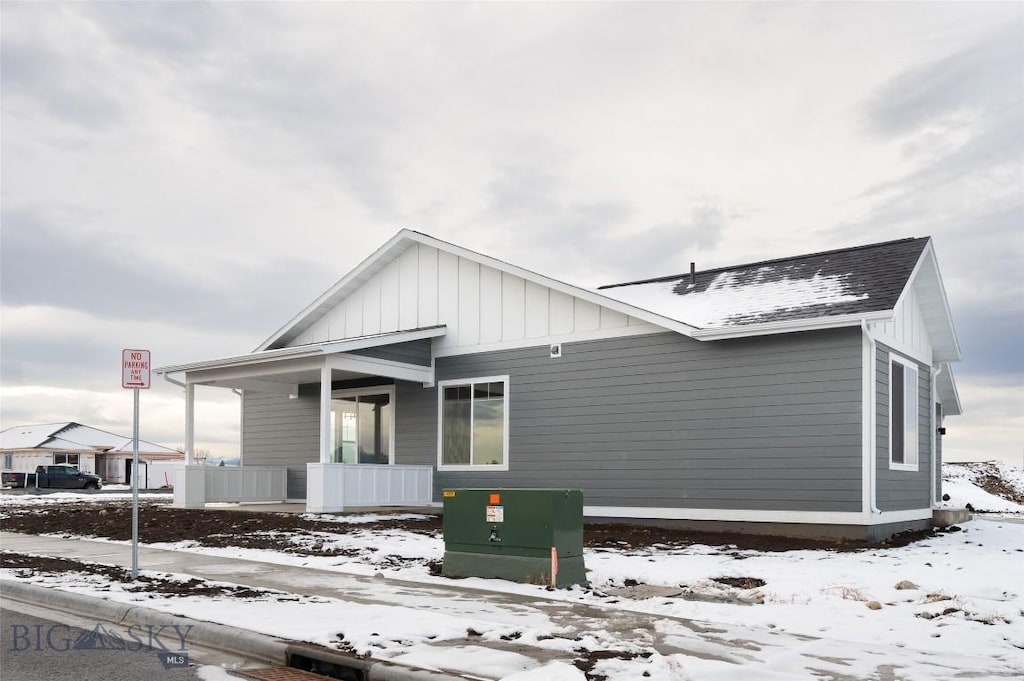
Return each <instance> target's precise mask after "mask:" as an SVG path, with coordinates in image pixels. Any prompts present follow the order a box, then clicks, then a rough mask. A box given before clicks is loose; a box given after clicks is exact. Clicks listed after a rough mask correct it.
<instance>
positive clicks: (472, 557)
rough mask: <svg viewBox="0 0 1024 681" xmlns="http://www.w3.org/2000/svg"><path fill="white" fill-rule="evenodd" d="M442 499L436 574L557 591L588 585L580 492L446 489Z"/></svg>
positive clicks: (565, 490)
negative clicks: (441, 544)
mask: <svg viewBox="0 0 1024 681" xmlns="http://www.w3.org/2000/svg"><path fill="white" fill-rule="evenodd" d="M443 496H444V563H443V565H442V568H441V574H443V575H446V576H448V577H497V578H499V579H508V580H511V581H514V582H526V583H529V584H548V585H552V586H555V587H559V588H561V587H567V586H571V585H573V584H583V585H585V584H586V583H587V574H586V570H585V569H584V567H583V492H582V491H580V490H578V489H502V488H498V489H494V488H491V489H446V490H444V493H443ZM552 574H554V579H552Z"/></svg>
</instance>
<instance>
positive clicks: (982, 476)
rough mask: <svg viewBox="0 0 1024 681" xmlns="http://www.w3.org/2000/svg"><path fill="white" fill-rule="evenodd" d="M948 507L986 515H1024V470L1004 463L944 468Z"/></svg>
mask: <svg viewBox="0 0 1024 681" xmlns="http://www.w3.org/2000/svg"><path fill="white" fill-rule="evenodd" d="M942 492H943V494H947V495H949V501H947V502H945V505H947V506H950V507H956V508H964V507H966V506H967V505H968V504H970V506H971V508H973V509H974V510H975V511H978V512H981V513H984V512H988V513H1024V470H1021V469H1020V468H1016V467H1013V466H1010V465H1008V464H1006V463H1003V462H1002V461H980V462H972V463H944V464H942Z"/></svg>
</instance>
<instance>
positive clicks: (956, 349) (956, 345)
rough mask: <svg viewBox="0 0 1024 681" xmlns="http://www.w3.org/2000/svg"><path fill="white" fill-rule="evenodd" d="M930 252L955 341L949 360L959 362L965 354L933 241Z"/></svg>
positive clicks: (929, 248) (929, 242) (950, 333)
mask: <svg viewBox="0 0 1024 681" xmlns="http://www.w3.org/2000/svg"><path fill="white" fill-rule="evenodd" d="M928 252H929V253H930V254H931V257H932V266H933V267H934V268H935V283H936V285H937V286H938V289H939V294H940V296H939V297H940V298H941V299H942V312H943V314H944V316H945V318H946V324H947V328H948V329H949V335H950V336H951V338H952V340H953V352H954V356H953V357H951V358H949V360H950V361H958V360H960V359H961V358H962V357H963V352H962V351H961V349H960V338H959V337H958V336H957V333H956V326H955V325H954V324H953V310H952V308H951V307H950V306H949V296H947V295H946V285H945V284H944V283H943V282H942V271H941V270H939V259H938V257H937V256H936V255H935V249H934V248H933V247H932V242H931V240H929V241H928Z"/></svg>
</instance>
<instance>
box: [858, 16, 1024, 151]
mask: <svg viewBox="0 0 1024 681" xmlns="http://www.w3.org/2000/svg"><path fill="white" fill-rule="evenodd" d="M1022 33H1024V21H1021V20H1020V19H1018V20H1017V21H1014V22H1011V23H1010V24H1008V25H1006V26H1004V27H1002V28H1001V29H999V30H998V31H996V32H994V33H991V34H989V35H985V36H983V37H982V38H981V39H980V40H978V41H977V42H976V43H975V44H973V45H971V46H970V47H967V48H966V49H963V50H959V51H957V52H954V53H953V54H950V55H948V56H946V57H943V58H941V59H939V60H937V61H934V62H931V63H928V64H923V65H921V66H917V67H914V68H911V69H908V70H906V71H904V72H903V73H901V74H900V75H898V76H896V77H895V78H893V79H892V80H890V81H889V82H887V83H885V84H884V85H882V87H880V88H879V89H878V90H877V91H876V92H875V93H874V95H873V96H872V97H871V98H870V99H869V100H868V102H867V106H866V116H867V123H868V126H869V129H870V130H872V131H873V132H874V133H876V134H879V135H882V136H886V137H891V136H897V135H902V134H905V133H908V132H913V131H914V130H917V129H919V128H921V127H924V126H927V125H930V124H933V123H934V122H935V120H936V119H937V118H943V117H947V116H955V115H959V114H969V113H971V112H973V111H977V110H979V109H985V108H989V107H1001V106H1002V105H1004V104H1006V103H1012V102H1017V103H1018V105H1019V103H1020V99H1021V85H1022V82H1021V64H1022V63H1024V42H1022V41H1021V35H1022Z"/></svg>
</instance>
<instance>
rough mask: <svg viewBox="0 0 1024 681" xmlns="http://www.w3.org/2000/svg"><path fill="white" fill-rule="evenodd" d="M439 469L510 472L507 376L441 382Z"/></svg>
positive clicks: (439, 385) (439, 384)
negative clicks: (485, 469)
mask: <svg viewBox="0 0 1024 681" xmlns="http://www.w3.org/2000/svg"><path fill="white" fill-rule="evenodd" d="M438 392H439V402H440V404H439V414H438V421H439V423H440V428H439V430H440V433H439V437H438V449H439V452H438V467H439V468H448V469H450V470H451V469H478V468H491V469H496V470H508V376H493V377H489V378H475V379H471V380H461V381H440V382H439V383H438Z"/></svg>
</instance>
